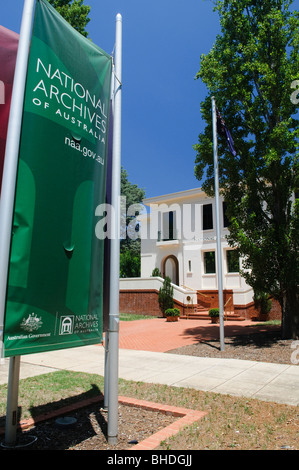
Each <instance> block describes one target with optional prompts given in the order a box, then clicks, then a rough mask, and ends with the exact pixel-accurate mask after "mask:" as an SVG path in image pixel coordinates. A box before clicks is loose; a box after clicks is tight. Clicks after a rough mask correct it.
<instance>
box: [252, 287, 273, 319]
mask: <svg viewBox="0 0 299 470" xmlns="http://www.w3.org/2000/svg"><path fill="white" fill-rule="evenodd" d="M253 300H254V305H255V308H257V309H259V311H260V313H261V314H262V315H266V314H267V313H269V312H270V310H271V307H272V301H271V299H269V295H268V294H266V293H265V292H255V293H254V298H253Z"/></svg>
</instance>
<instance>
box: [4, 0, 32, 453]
mask: <svg viewBox="0 0 299 470" xmlns="http://www.w3.org/2000/svg"><path fill="white" fill-rule="evenodd" d="M34 5H35V0H25V3H24V8H23V15H22V23H21V31H20V37H19V46H18V53H17V58H16V66H15V74H14V82H13V91H12V98H11V106H10V114H9V122H8V129H7V138H6V147H5V158H4V167H3V177H2V187H1V200H0V262H1V269H0V330H1V341H2V340H3V324H4V313H5V304H6V287H7V278H8V266H9V253H10V243H11V231H12V221H13V210H14V197H15V187H16V174H17V166H18V158H19V145H20V136H21V124H22V116H23V104H24V95H25V85H26V76H27V66H28V57H29V49H30V41H31V28H32V18H33V11H34ZM19 370H20V357H19V356H18V357H11V358H10V372H9V382H8V392H7V414H6V431H5V442H6V444H8V445H14V444H15V442H16V431H17V419H16V415H17V409H18V386H19Z"/></svg>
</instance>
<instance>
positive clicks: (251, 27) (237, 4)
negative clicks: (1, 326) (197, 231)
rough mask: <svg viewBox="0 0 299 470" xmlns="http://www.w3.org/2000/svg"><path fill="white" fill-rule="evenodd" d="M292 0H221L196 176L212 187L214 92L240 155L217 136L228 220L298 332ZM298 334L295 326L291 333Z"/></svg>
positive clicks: (250, 268)
mask: <svg viewBox="0 0 299 470" xmlns="http://www.w3.org/2000/svg"><path fill="white" fill-rule="evenodd" d="M291 4H292V1H291V0H279V1H277V0H268V1H267V2H263V1H260V0H259V1H256V0H238V1H236V0H218V1H217V2H216V7H215V10H216V11H218V13H219V16H220V23H221V34H220V35H218V36H217V38H216V42H215V44H214V46H213V48H212V49H211V51H210V52H209V53H208V54H207V55H202V57H201V67H200V71H199V72H198V74H197V78H198V79H201V80H202V81H203V82H204V84H205V85H206V86H207V89H208V96H207V97H206V99H205V100H204V102H203V103H202V105H201V111H202V116H203V119H204V120H205V121H206V123H207V125H206V127H205V130H204V132H203V133H201V134H200V135H199V141H198V144H197V145H195V146H194V148H195V150H196V151H197V156H196V162H195V163H196V166H195V175H196V176H197V178H198V179H199V180H201V182H202V187H203V189H204V190H205V191H206V192H207V193H208V194H213V191H214V163H213V137H212V111H211V97H212V96H214V97H215V100H216V105H217V108H218V109H219V110H220V112H221V114H222V116H223V117H224V119H225V122H226V125H227V127H228V128H229V130H230V132H231V134H232V137H233V140H234V144H235V149H236V151H237V157H233V156H232V154H231V153H230V152H229V150H228V147H227V143H226V141H225V139H223V138H222V137H221V136H219V137H218V155H219V175H220V177H219V184H220V188H221V191H222V194H223V196H224V198H225V200H226V203H227V215H228V217H229V218H230V235H229V243H230V245H231V246H233V247H236V248H237V251H238V253H239V255H240V256H242V257H244V258H245V260H246V261H245V263H244V265H243V271H242V275H243V276H244V277H245V279H246V281H247V283H248V284H249V285H251V286H252V287H253V289H254V290H259V291H266V292H269V293H270V294H272V295H273V296H274V297H276V298H277V299H278V300H279V302H280V304H281V306H282V310H283V325H284V326H283V329H284V331H285V333H284V335H285V336H289V335H290V334H292V336H293V337H294V336H295V337H297V336H298V335H299V313H298V312H299V292H298V288H297V286H298V285H299V263H298V260H299V249H298V248H299V230H298V228H299V200H298V199H297V200H296V201H295V202H294V193H295V191H298V186H299V184H298V183H299V181H298V179H299V176H298V170H299V159H298V140H299V139H298V138H299V120H298V116H296V111H297V109H296V106H295V105H294V104H293V103H292V102H291V100H290V95H291V92H292V90H291V83H292V81H293V80H295V79H298V78H299V13H298V12H297V11H291V9H290V5H291ZM291 331H292V333H291Z"/></svg>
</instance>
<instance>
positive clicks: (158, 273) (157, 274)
mask: <svg viewBox="0 0 299 470" xmlns="http://www.w3.org/2000/svg"><path fill="white" fill-rule="evenodd" d="M161 276H162V275H161V272H160V269H159V268H154V269H153V272H152V277H161Z"/></svg>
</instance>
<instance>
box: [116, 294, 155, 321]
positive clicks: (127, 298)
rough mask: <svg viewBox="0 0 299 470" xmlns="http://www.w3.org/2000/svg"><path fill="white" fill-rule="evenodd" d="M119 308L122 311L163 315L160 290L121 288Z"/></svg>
mask: <svg viewBox="0 0 299 470" xmlns="http://www.w3.org/2000/svg"><path fill="white" fill-rule="evenodd" d="M119 310H120V312H122V313H140V314H142V315H157V316H158V315H161V311H160V307H159V302H158V292H157V291H156V290H136V291H133V290H121V291H120V293H119Z"/></svg>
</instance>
